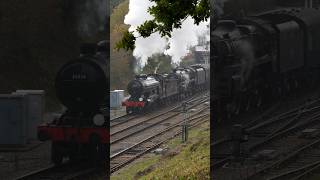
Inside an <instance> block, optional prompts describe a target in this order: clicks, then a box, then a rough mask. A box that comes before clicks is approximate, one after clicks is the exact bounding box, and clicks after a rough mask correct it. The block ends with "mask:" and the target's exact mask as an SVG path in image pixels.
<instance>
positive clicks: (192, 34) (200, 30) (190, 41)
mask: <svg viewBox="0 0 320 180" xmlns="http://www.w3.org/2000/svg"><path fill="white" fill-rule="evenodd" d="M152 5H154V3H153V2H150V1H149V0H130V3H129V12H128V14H127V15H126V17H125V20H124V23H125V24H128V25H130V28H129V31H134V34H135V35H138V34H137V33H136V32H135V30H136V28H137V26H139V25H141V24H142V23H143V22H144V21H146V20H152V19H153V16H151V15H150V14H149V13H148V12H147V10H148V7H150V6H152ZM208 24H209V21H207V22H202V23H200V24H199V26H196V25H195V24H194V21H193V19H192V18H191V17H188V18H187V19H186V20H185V21H184V22H183V23H182V26H181V29H174V30H173V32H172V36H171V38H168V39H167V38H162V37H161V36H160V34H159V33H153V34H152V35H151V36H150V37H147V38H143V37H139V38H137V40H136V48H135V50H134V51H133V55H134V56H135V57H136V58H137V59H140V60H141V64H142V65H143V66H144V65H145V63H146V62H147V59H148V57H150V56H152V55H153V54H155V53H162V52H164V53H165V54H167V55H170V56H172V59H173V62H175V63H177V62H180V59H181V57H183V56H185V55H186V54H187V53H188V47H189V46H194V45H197V43H198V42H197V40H198V38H197V37H198V36H199V35H201V34H204V33H205V32H207V31H208V30H209V27H208Z"/></svg>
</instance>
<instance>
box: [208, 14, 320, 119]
mask: <svg viewBox="0 0 320 180" xmlns="http://www.w3.org/2000/svg"><path fill="white" fill-rule="evenodd" d="M213 26H215V27H214V31H212V33H211V48H212V49H211V52H212V54H213V56H211V63H213V70H212V73H213V74H212V78H213V79H212V82H213V83H212V85H213V86H212V88H213V89H211V90H212V93H213V104H212V105H213V108H212V109H213V110H214V111H215V114H216V116H215V117H221V118H227V117H226V116H228V117H230V116H232V115H237V114H239V113H240V112H242V111H246V110H249V109H250V108H252V107H259V106H260V105H261V103H262V101H263V100H266V99H269V98H270V97H272V98H274V97H279V96H282V95H285V94H288V93H289V92H290V91H292V90H294V89H298V88H299V87H301V86H305V85H306V83H307V82H313V81H315V80H317V78H318V73H319V65H320V33H319V32H320V11H319V10H317V9H312V8H304V9H301V8H291V9H281V10H274V11H269V12H265V13H261V14H258V15H255V16H251V17H245V18H240V19H223V20H220V21H218V23H217V24H215V25H213ZM306 80H307V82H306Z"/></svg>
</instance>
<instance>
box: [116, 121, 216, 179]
mask: <svg viewBox="0 0 320 180" xmlns="http://www.w3.org/2000/svg"><path fill="white" fill-rule="evenodd" d="M162 147H167V148H168V151H167V152H165V153H164V154H163V155H154V156H152V157H151V158H150V159H143V161H139V162H137V163H135V164H132V165H131V166H130V167H128V168H127V169H123V170H122V171H121V172H119V174H117V175H114V176H112V177H111V179H112V180H116V179H117V180H118V179H147V180H151V179H152V180H158V179H159V180H160V179H177V180H180V179H186V180H193V179H210V173H209V172H210V125H209V122H207V123H204V124H202V125H200V126H199V127H197V128H195V129H192V130H191V131H190V132H189V140H188V143H187V144H181V137H180V136H179V137H177V138H175V139H173V140H171V141H169V142H168V143H167V144H165V145H163V146H162Z"/></svg>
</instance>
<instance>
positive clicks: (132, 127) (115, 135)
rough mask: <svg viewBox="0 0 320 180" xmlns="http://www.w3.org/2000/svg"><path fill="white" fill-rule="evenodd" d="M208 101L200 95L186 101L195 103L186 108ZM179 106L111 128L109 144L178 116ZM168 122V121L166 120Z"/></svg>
mask: <svg viewBox="0 0 320 180" xmlns="http://www.w3.org/2000/svg"><path fill="white" fill-rule="evenodd" d="M206 101H208V99H207V97H206V96H205V98H204V99H203V96H202V97H200V99H193V100H192V101H188V103H189V104H190V103H195V104H193V105H191V106H190V107H188V109H192V108H194V107H196V106H198V105H199V104H201V103H204V102H206ZM203 106H204V107H207V106H206V105H203ZM179 108H180V107H179V106H177V107H175V108H172V109H170V110H168V111H165V112H163V113H161V114H158V115H155V116H152V117H150V118H146V119H144V118H140V119H137V120H135V121H134V122H130V123H128V124H126V125H125V126H123V127H122V128H117V129H115V128H113V129H111V132H110V136H111V140H110V144H111V145H113V144H115V143H118V142H120V141H122V140H124V139H126V138H129V137H131V136H134V135H135V134H137V133H140V132H143V131H145V130H147V129H150V128H153V127H155V126H157V128H158V125H159V124H163V123H165V122H167V121H172V118H175V117H177V116H179V115H180V114H181V112H180V111H178V110H179ZM168 123H170V122H168Z"/></svg>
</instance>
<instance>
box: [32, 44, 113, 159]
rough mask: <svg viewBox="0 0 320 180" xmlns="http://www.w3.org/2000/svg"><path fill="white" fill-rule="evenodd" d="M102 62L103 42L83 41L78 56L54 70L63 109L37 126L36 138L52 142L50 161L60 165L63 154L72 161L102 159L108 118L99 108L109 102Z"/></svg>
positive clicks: (103, 55) (105, 74)
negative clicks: (60, 112)
mask: <svg viewBox="0 0 320 180" xmlns="http://www.w3.org/2000/svg"><path fill="white" fill-rule="evenodd" d="M106 61H107V42H106V41H102V42H100V43H98V45H93V44H86V45H85V46H83V48H82V54H81V56H80V57H79V58H76V59H75V60H73V61H70V62H68V63H66V64H65V65H64V66H63V67H62V68H61V69H60V71H59V72H58V73H57V75H56V81H55V87H56V94H57V97H58V98H59V99H60V101H61V102H62V104H63V105H64V106H65V107H66V109H67V110H66V111H65V112H64V113H63V114H62V115H61V117H59V118H58V119H55V120H54V121H53V122H50V123H46V124H43V125H40V126H39V127H38V137H39V139H40V140H42V141H44V140H50V141H52V149H51V160H52V162H53V163H55V164H61V163H62V162H63V158H64V157H69V159H70V160H72V161H73V160H79V159H83V158H85V159H90V160H93V161H94V162H97V161H99V162H105V161H106V159H107V157H108V155H109V153H108V148H107V144H108V142H109V136H108V131H107V124H108V117H106V116H105V114H104V113H103V112H102V110H101V109H102V108H103V107H104V106H105V103H106V102H109V101H108V77H109V76H108V69H107V64H106ZM105 108H107V107H105Z"/></svg>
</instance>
